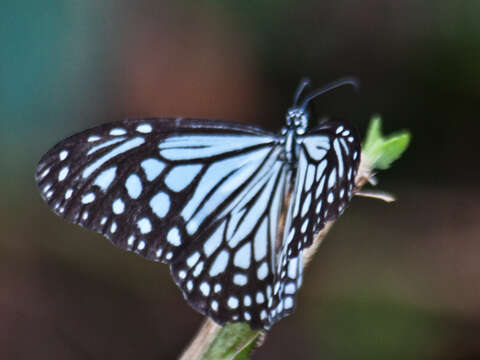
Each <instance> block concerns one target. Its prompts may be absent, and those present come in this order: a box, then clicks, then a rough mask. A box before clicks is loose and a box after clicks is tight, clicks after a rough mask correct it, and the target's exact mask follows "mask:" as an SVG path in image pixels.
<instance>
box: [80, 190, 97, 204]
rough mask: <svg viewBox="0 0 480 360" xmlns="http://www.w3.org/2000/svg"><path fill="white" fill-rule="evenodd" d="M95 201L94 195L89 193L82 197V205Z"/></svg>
mask: <svg viewBox="0 0 480 360" xmlns="http://www.w3.org/2000/svg"><path fill="white" fill-rule="evenodd" d="M94 201H95V194H94V193H92V192H90V193H88V194H86V195H83V196H82V204H90V203H91V202H94Z"/></svg>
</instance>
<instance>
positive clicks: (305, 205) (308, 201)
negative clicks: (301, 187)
mask: <svg viewBox="0 0 480 360" xmlns="http://www.w3.org/2000/svg"><path fill="white" fill-rule="evenodd" d="M311 202H312V193H311V192H309V193H308V194H307V197H306V198H305V200H304V201H303V205H302V216H305V215H306V214H307V212H308V210H309V209H310V204H311Z"/></svg>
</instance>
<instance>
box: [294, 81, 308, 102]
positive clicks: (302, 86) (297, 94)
mask: <svg viewBox="0 0 480 360" xmlns="http://www.w3.org/2000/svg"><path fill="white" fill-rule="evenodd" d="M308 85H310V79H309V78H303V79H302V80H300V84H298V88H297V91H296V92H295V97H294V98H293V106H297V103H298V99H300V95H302V92H303V90H305V88H306V87H307V86H308Z"/></svg>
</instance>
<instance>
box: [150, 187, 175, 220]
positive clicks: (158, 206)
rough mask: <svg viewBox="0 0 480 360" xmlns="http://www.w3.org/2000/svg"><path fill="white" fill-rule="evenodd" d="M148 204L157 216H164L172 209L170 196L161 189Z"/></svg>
mask: <svg viewBox="0 0 480 360" xmlns="http://www.w3.org/2000/svg"><path fill="white" fill-rule="evenodd" d="M148 205H150V207H151V208H152V211H153V213H154V214H155V215H157V217H159V218H163V217H165V216H166V215H167V214H168V211H169V210H170V197H169V196H168V195H167V194H166V193H164V192H163V191H160V192H159V193H157V194H156V195H154V196H153V197H152V199H151V200H150V202H149V203H148Z"/></svg>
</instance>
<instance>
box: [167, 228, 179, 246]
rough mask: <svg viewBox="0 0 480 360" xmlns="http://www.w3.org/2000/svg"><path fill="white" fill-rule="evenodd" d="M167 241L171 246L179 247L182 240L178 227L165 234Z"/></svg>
mask: <svg viewBox="0 0 480 360" xmlns="http://www.w3.org/2000/svg"><path fill="white" fill-rule="evenodd" d="M167 241H168V242H169V243H170V244H172V245H173V246H180V245H181V244H182V238H181V236H180V231H179V230H178V227H176V226H175V227H173V228H171V229H170V231H169V232H168V234H167Z"/></svg>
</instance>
